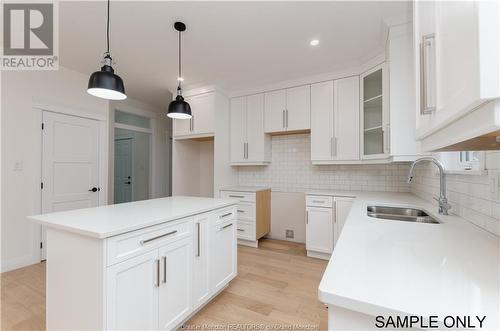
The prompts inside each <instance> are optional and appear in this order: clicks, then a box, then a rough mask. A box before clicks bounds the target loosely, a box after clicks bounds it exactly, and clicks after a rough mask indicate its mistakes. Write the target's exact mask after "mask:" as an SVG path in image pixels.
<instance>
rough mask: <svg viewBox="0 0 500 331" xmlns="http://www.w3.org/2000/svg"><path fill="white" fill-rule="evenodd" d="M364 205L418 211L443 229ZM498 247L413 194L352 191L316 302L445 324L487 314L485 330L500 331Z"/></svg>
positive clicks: (493, 239)
mask: <svg viewBox="0 0 500 331" xmlns="http://www.w3.org/2000/svg"><path fill="white" fill-rule="evenodd" d="M332 193H333V192H332ZM333 195H335V194H333ZM368 205H391V206H408V207H417V208H420V209H424V210H425V211H427V212H428V213H429V214H430V215H431V216H433V217H434V218H436V219H437V220H438V221H440V222H441V224H425V223H413V222H403V221H390V220H381V219H376V218H372V217H368V216H367V214H366V208H367V206H368ZM499 242H500V239H499V238H498V237H496V236H494V235H492V234H490V233H488V232H486V231H484V230H482V229H480V228H479V227H477V226H475V225H473V224H471V223H469V222H467V221H465V220H463V219H462V218H459V217H456V216H442V215H439V214H438V213H437V207H436V206H434V205H431V204H429V203H428V202H425V201H424V200H422V199H420V198H417V197H416V196H414V195H411V194H408V193H377V192H372V193H370V192H356V199H355V201H354V204H353V206H352V209H351V211H350V213H349V215H348V218H347V220H346V223H345V226H344V228H343V230H342V233H341V235H340V238H339V240H338V242H337V245H336V247H335V249H334V252H333V254H332V257H331V259H330V262H329V263H328V266H327V268H326V271H325V273H324V275H323V279H322V280H321V283H320V285H319V298H320V300H321V301H322V302H324V303H328V304H331V305H335V306H340V307H344V308H346V309H350V310H354V311H357V312H361V313H364V314H368V315H372V316H377V315H386V316H387V315H393V316H394V315H401V314H410V315H417V316H424V317H425V316H430V315H437V316H438V317H439V320H441V321H442V319H443V318H444V317H445V316H447V315H468V316H470V315H472V316H474V315H480V316H483V315H486V316H487V318H486V322H487V325H488V329H493V330H497V329H498V328H500V321H499V319H500V256H499V255H500V248H499Z"/></svg>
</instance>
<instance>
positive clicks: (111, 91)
mask: <svg viewBox="0 0 500 331" xmlns="http://www.w3.org/2000/svg"><path fill="white" fill-rule="evenodd" d="M109 1H110V0H108V16H107V24H106V45H107V49H106V53H104V65H103V66H102V67H101V70H100V71H96V72H94V73H93V74H92V75H91V76H90V78H89V85H88V89H87V92H88V93H89V94H91V95H93V96H96V97H99V98H103V99H107V100H124V99H126V98H127V95H126V94H125V87H124V86H123V80H122V79H121V78H120V76H118V75H116V74H115V71H114V70H113V67H112V65H113V59H112V58H111V54H110V53H109Z"/></svg>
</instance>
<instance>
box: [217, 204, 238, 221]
mask: <svg viewBox="0 0 500 331" xmlns="http://www.w3.org/2000/svg"><path fill="white" fill-rule="evenodd" d="M214 215H215V224H219V223H221V222H225V221H229V220H232V219H236V207H234V206H231V207H227V208H222V209H217V210H215V211H214Z"/></svg>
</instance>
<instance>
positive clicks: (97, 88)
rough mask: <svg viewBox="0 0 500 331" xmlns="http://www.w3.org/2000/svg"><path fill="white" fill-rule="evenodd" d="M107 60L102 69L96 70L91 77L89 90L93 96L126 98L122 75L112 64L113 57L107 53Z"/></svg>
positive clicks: (111, 98) (113, 98) (116, 98)
mask: <svg viewBox="0 0 500 331" xmlns="http://www.w3.org/2000/svg"><path fill="white" fill-rule="evenodd" d="M104 60H105V61H106V62H108V61H109V63H105V64H104V65H103V66H102V67H101V70H100V71H96V72H94V73H93V74H92V75H91V76H90V78H89V85H88V89H87V92H88V93H89V94H91V95H93V96H96V97H99V98H103V99H108V100H124V99H126V98H127V95H126V94H125V87H124V86H123V80H122V79H121V78H120V76H118V75H116V74H115V71H114V70H113V67H112V66H111V65H110V63H111V57H110V56H109V55H106V57H105V58H104Z"/></svg>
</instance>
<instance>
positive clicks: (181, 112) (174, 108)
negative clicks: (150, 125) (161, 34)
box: [167, 22, 192, 119]
mask: <svg viewBox="0 0 500 331" xmlns="http://www.w3.org/2000/svg"><path fill="white" fill-rule="evenodd" d="M174 28H175V30H177V31H178V32H179V76H178V77H177V81H178V85H177V97H176V98H175V100H174V101H172V102H170V104H169V105H168V112H167V116H168V117H170V118H175V119H190V118H191V117H192V115H191V106H189V103H187V102H186V101H184V98H183V97H182V88H181V83H182V81H183V78H182V70H181V69H182V68H181V55H182V53H181V46H182V45H181V39H182V38H181V33H182V31H185V30H186V25H185V24H184V23H182V22H175V24H174Z"/></svg>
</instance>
